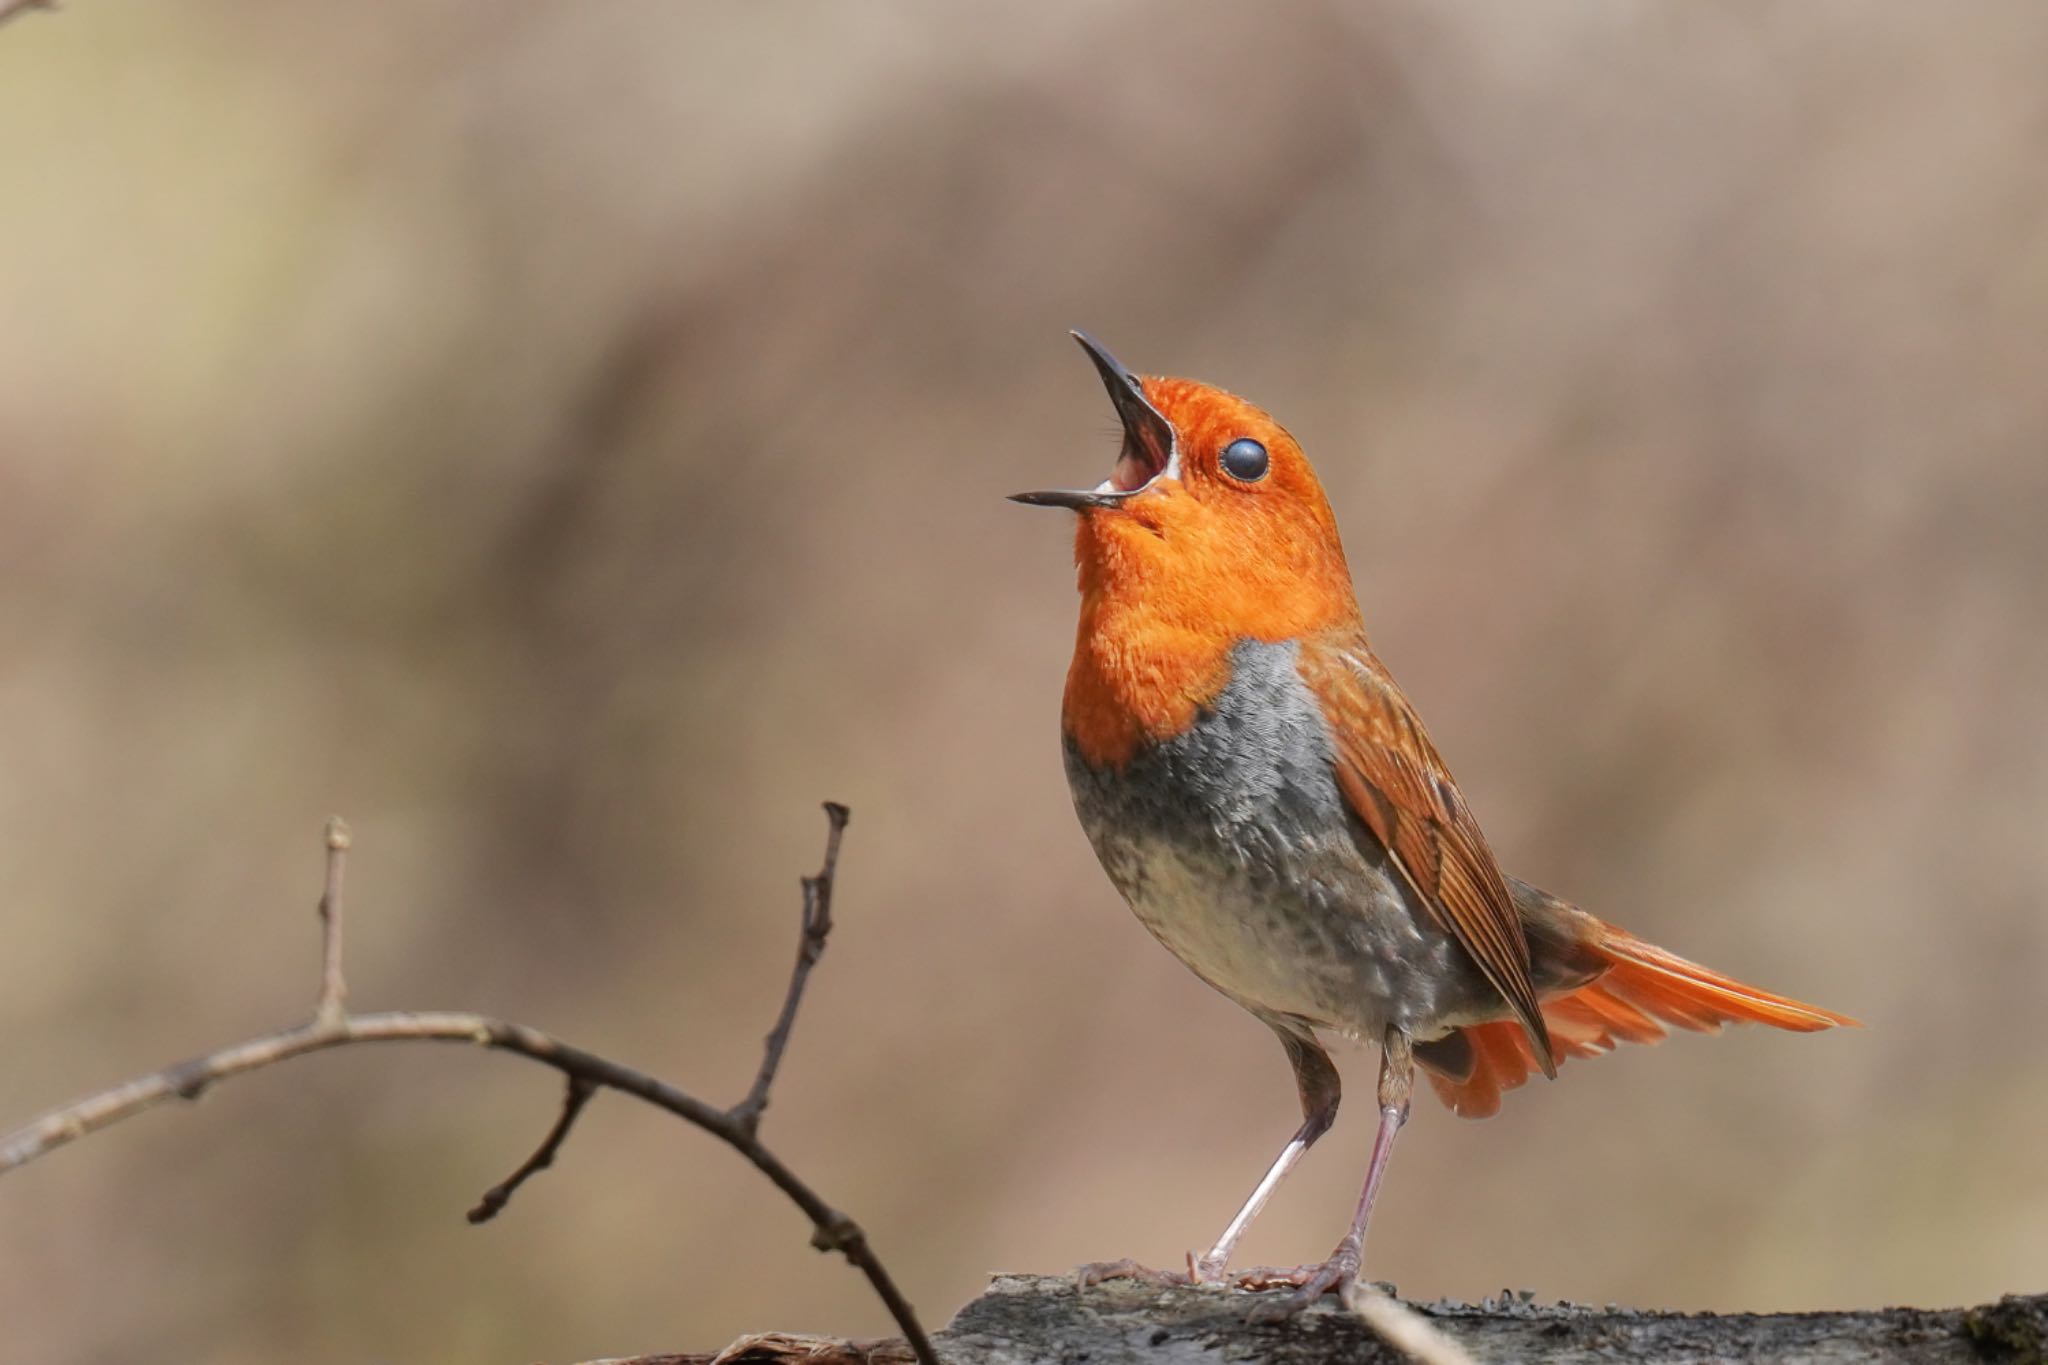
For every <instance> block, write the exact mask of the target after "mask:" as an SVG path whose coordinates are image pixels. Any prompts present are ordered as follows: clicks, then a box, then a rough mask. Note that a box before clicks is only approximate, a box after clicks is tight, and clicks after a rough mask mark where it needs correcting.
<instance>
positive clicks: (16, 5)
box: [0, 0, 57, 24]
mask: <svg viewBox="0 0 2048 1365" xmlns="http://www.w3.org/2000/svg"><path fill="white" fill-rule="evenodd" d="M32 9H46V10H49V11H51V12H52V13H54V12H55V11H56V9H57V0H0V24H4V23H6V22H7V21H8V20H9V19H15V18H19V17H20V16H22V15H24V14H26V13H28V12H29V11H30V10H32Z"/></svg>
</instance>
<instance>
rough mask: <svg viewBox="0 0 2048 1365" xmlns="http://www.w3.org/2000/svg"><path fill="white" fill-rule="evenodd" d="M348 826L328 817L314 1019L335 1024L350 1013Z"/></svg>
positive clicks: (320, 1022) (321, 894)
mask: <svg viewBox="0 0 2048 1365" xmlns="http://www.w3.org/2000/svg"><path fill="white" fill-rule="evenodd" d="M349 842H350V840H349V832H348V826H347V825H345V824H343V823H342V819H341V817H340V816H339V815H331V816H329V817H328V818H327V882H326V885H325V886H324V887H323V888H322V889H321V892H320V1001H319V1003H318V1004H317V1005H316V1006H315V1007H314V1009H313V1022H314V1023H316V1024H325V1025H327V1026H329V1027H332V1026H334V1025H336V1024H339V1023H340V1022H341V1021H342V1018H343V1017H344V1016H345V1015H346V1014H347V1013H348V981H347V979H346V978H344V977H343V976H342V972H341V872H342V868H343V866H344V865H345V864H346V863H347V861H348V846H349Z"/></svg>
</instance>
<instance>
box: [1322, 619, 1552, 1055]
mask: <svg viewBox="0 0 2048 1365" xmlns="http://www.w3.org/2000/svg"><path fill="white" fill-rule="evenodd" d="M1300 667H1301V675H1302V679H1303V680H1304V681H1305V682H1307V684H1308V685H1309V689H1310V690H1311V691H1312V692H1314V693H1315V695H1316V697H1317V699H1318V700H1319V701H1320V702H1321V703H1322V707H1323V714H1324V716H1325V717H1326V718H1327V719H1328V721H1329V724H1330V732H1331V735H1332V737H1333V738H1334V741H1335V745H1336V764H1337V785H1338V787H1339V788H1340V789H1341V790H1342V791H1343V793H1344V798H1345V800H1346V801H1347V802H1349V803H1350V805H1351V808H1352V809H1353V810H1354V811H1356V812H1357V814H1358V817H1359V819H1360V820H1362V821H1364V822H1365V826H1366V828H1367V829H1369V830H1371V831H1372V832H1373V835H1374V836H1375V837H1376V838H1378V839H1379V841H1380V842H1381V843H1382V844H1384V845H1385V846H1386V849H1387V851H1388V852H1389V853H1390V854H1391V855H1392V856H1393V859H1394V863H1395V865H1396V866H1397V867H1399V868H1400V870H1401V875H1402V876H1403V877H1404V878H1406V879H1407V881H1408V884H1409V886H1410V887H1412V888H1413V889H1414V891H1415V894H1416V895H1417V896H1419V897H1420V898H1421V899H1422V903H1423V904H1424V905H1425V906H1427V907H1428V909H1429V912H1430V913H1431V914H1432V915H1433V916H1434V917H1435V918H1436V920H1437V922H1438V923H1439V924H1440V925H1441V926H1442V927H1443V928H1444V929H1445V930H1446V931H1448V932H1449V933H1450V934H1452V935H1453V936H1454V937H1455V938H1456V939H1457V940H1458V942H1459V943H1460V944H1462V945H1463V946H1464V948H1465V951H1466V952H1468V953H1470V954H1471V956H1472V960H1473V962H1474V963H1475V964H1477V965H1478V967H1479V970H1480V971H1481V972H1482V973H1484V974H1485V976H1486V979H1487V980H1488V981H1490V982H1491V983H1493V986H1494V989H1496V990H1498V991H1499V992H1500V994H1501V998H1502V999H1503V1000H1505V1001H1506V1002H1507V1004H1508V1007H1509V1008H1510V1009H1512V1010H1513V1011H1514V1013H1515V1018H1516V1019H1517V1020H1518V1021H1519V1022H1520V1023H1521V1026H1522V1030H1523V1032H1524V1033H1525V1034H1527V1035H1528V1038H1529V1042H1530V1045H1531V1048H1532V1050H1533V1052H1534V1054H1535V1060H1536V1062H1537V1064H1538V1065H1540V1066H1541V1067H1542V1068H1543V1073H1544V1074H1545V1075H1546V1076H1555V1075H1556V1074H1557V1063H1556V1061H1555V1055H1556V1054H1555V1051H1554V1049H1553V1048H1552V1045H1551V1041H1550V1033H1549V1030H1548V1029H1547V1028H1546V1027H1545V1025H1544V1022H1543V1011H1542V1009H1541V1007H1540V1006H1539V1005H1538V1003H1537V1000H1536V986H1535V983H1534V982H1533V981H1532V980H1531V979H1530V974H1529V941H1528V938H1527V937H1526V936H1525V935H1524V933H1523V931H1522V919H1521V916H1520V915H1518V914H1517V913H1516V912H1515V903H1514V900H1513V898H1512V897H1511V896H1510V895H1509V894H1508V886H1507V879H1506V878H1505V877H1503V876H1502V875H1501V870H1500V864H1499V863H1498V862H1496V861H1495V860H1494V856H1493V850H1492V849H1490V848H1488V847H1487V845H1486V836H1485V835H1484V834H1482V833H1480V830H1479V822H1478V821H1477V820H1475V819H1474V818H1473V816H1472V811H1471V809H1470V808H1469V807H1468V806H1466V804H1465V798H1464V796H1463V795H1461V794H1460V793H1459V791H1458V787H1457V784H1456V783H1455V782H1453V781H1452V780H1451V774H1450V770H1449V769H1448V768H1446V767H1445V766H1444V761H1443V759H1442V757H1441V756H1440V755H1438V753H1437V751H1436V746H1435V745H1433V744H1431V743H1430V741H1429V735H1428V733H1427V732H1426V731H1425V730H1424V729H1423V728H1422V720H1421V718H1420V717H1419V716H1417V715H1416V714H1415V708H1414V707H1413V706H1411V705H1409V702H1408V699H1407V698H1406V697H1405V696H1403V695H1402V694H1401V689H1400V688H1399V687H1397V686H1395V685H1394V680H1393V678H1392V676H1391V675H1389V674H1388V672H1387V670H1386V667H1385V666H1384V665H1383V664H1381V663H1380V661H1379V660H1378V659H1377V658H1375V657H1374V656H1373V653H1372V651H1371V650H1370V649H1369V648H1367V647H1366V644H1365V642H1364V640H1363V638H1353V637H1349V636H1341V635H1340V636H1334V637H1325V638H1323V639H1319V640H1311V641H1307V642H1304V644H1303V646H1302V651H1301V661H1300Z"/></svg>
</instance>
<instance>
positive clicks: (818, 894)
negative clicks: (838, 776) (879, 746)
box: [729, 801, 853, 1133]
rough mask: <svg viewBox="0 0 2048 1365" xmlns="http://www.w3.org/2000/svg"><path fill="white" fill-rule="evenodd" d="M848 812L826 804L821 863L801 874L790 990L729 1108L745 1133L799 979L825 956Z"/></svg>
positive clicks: (798, 997)
mask: <svg viewBox="0 0 2048 1365" xmlns="http://www.w3.org/2000/svg"><path fill="white" fill-rule="evenodd" d="M852 816H853V812H852V811H849V810H848V809H847V808H846V807H844V806H842V805H840V804H839V803H838V802H837V801H827V802H826V803H825V819H826V820H827V821H829V822H830V824H831V833H829V834H827V835H826V836H825V863H824V866H822V867H820V868H819V869H818V875H817V876H815V877H805V878H804V879H803V887H804V909H803V923H802V927H801V929H800V931H799V933H798V935H797V943H796V966H795V967H794V968H792V969H791V970H790V973H789V992H788V994H786V995H785V996H783V998H782V1013H781V1015H780V1016H778V1017H777V1019H776V1020H775V1027H774V1028H772V1029H770V1030H769V1031H768V1037H767V1038H766V1039H765V1040H764V1042H763V1045H762V1052H761V1070H760V1071H759V1072H758V1073H757V1074H756V1075H755V1077H754V1085H753V1088H752V1089H750V1090H748V1091H747V1097H746V1098H745V1099H743V1100H741V1101H740V1102H739V1103H738V1104H736V1105H734V1106H733V1107H732V1109H731V1110H730V1111H729V1112H730V1113H731V1116H732V1119H733V1121H734V1122H735V1123H738V1124H739V1125H740V1126H741V1127H743V1128H745V1129H746V1130H747V1131H748V1132H749V1133H753V1132H758V1131H759V1130H760V1127H761V1111H762V1110H764V1109H766V1108H767V1107H768V1090H769V1087H770V1086H772V1085H774V1084H775V1072H776V1069H777V1068H778V1067H780V1066H781V1065H782V1050H783V1049H784V1048H786V1047H788V1046H789V1030H790V1026H791V1025H793V1024H795V1023H796V1007H797V1005H798V1004H799V1003H801V1002H802V1000H803V998H804V983H805V982H807V981H808V980H810V976H811V968H813V967H815V966H817V965H818V959H819V958H821V957H823V956H824V955H825V938H826V936H827V935H828V934H830V933H831V932H832V880H833V878H834V877H835V876H836V875H837V873H838V870H839V838H840V836H841V835H843V834H844V833H845V832H846V822H847V821H848V820H849V819H851V818H852Z"/></svg>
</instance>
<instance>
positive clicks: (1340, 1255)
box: [1235, 1237, 1362, 1322]
mask: <svg viewBox="0 0 2048 1365" xmlns="http://www.w3.org/2000/svg"><path fill="white" fill-rule="evenodd" d="M1361 1250H1362V1248H1361V1247H1360V1246H1359V1244H1358V1243H1357V1242H1354V1241H1353V1240H1351V1239H1350V1238H1349V1237H1347V1238H1345V1239H1344V1240H1343V1241H1341V1242H1339V1243H1338V1244H1337V1249H1336V1250H1335V1251H1333V1252H1331V1253H1330V1259H1329V1260H1327V1261H1324V1262H1323V1263H1322V1264H1321V1265H1302V1266H1294V1267H1292V1268H1291V1269H1281V1268H1278V1267H1274V1266H1259V1267H1256V1268H1254V1269H1251V1270H1241V1271H1239V1272H1238V1273H1237V1275H1236V1277H1235V1282H1236V1283H1237V1284H1238V1285H1239V1286H1240V1287H1241V1288H1244V1289H1281V1288H1287V1287H1293V1288H1294V1289H1295V1292H1294V1293H1292V1294H1289V1295H1287V1296H1286V1297H1285V1298H1282V1299H1280V1300H1278V1301H1276V1302H1272V1303H1262V1304H1260V1305H1259V1306H1258V1307H1257V1308H1254V1309H1253V1310H1252V1320H1253V1321H1255V1322H1278V1321H1280V1320H1281V1319H1283V1318H1291V1317H1293V1316H1294V1315H1295V1314H1296V1313H1299V1312H1300V1311H1301V1310H1302V1309H1304V1308H1306V1307H1308V1306H1309V1305H1310V1304H1312V1303H1314V1302H1315V1301H1316V1300H1317V1299H1320V1298H1321V1297H1322V1296H1323V1295H1325V1294H1328V1293H1331V1292H1335V1293H1339V1294H1341V1293H1343V1292H1344V1290H1345V1288H1346V1287H1347V1286H1348V1285H1350V1284H1351V1282H1352V1281H1354V1280H1356V1279H1357V1278H1358V1263H1359V1259H1360V1252H1361Z"/></svg>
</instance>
